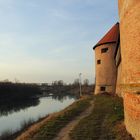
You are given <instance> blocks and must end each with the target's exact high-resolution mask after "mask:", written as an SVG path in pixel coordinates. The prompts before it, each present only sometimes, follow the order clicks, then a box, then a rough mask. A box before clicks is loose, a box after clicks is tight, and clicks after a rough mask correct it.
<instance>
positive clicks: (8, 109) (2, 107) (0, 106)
mask: <svg viewBox="0 0 140 140" xmlns="http://www.w3.org/2000/svg"><path fill="white" fill-rule="evenodd" d="M38 104H39V99H30V100H21V101H19V100H18V101H5V103H0V116H7V115H9V114H11V113H13V112H18V111H20V110H22V109H26V108H28V107H31V106H36V105H38Z"/></svg>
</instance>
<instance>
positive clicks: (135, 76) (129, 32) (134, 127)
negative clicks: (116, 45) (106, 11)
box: [119, 0, 140, 140]
mask: <svg viewBox="0 0 140 140" xmlns="http://www.w3.org/2000/svg"><path fill="white" fill-rule="evenodd" d="M119 15H120V40H121V54H122V92H123V94H124V111H125V124H126V128H127V130H128V131H129V132H130V133H131V134H132V135H133V136H134V137H135V138H136V140H140V95H138V94H136V92H140V90H139V84H140V0H119Z"/></svg>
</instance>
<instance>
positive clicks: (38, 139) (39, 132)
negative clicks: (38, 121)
mask: <svg viewBox="0 0 140 140" xmlns="http://www.w3.org/2000/svg"><path fill="white" fill-rule="evenodd" d="M90 100H91V98H83V99H81V100H79V101H77V102H75V103H73V104H72V105H70V106H69V107H67V108H66V109H64V110H63V111H61V112H59V113H58V114H57V115H52V116H51V117H50V118H49V119H48V120H47V121H44V123H43V124H42V125H41V126H40V127H39V128H38V129H36V131H34V130H33V129H34V127H33V128H31V131H30V132H28V131H27V132H25V134H23V135H21V136H20V137H18V138H17V139H18V140H23V139H29V140H31V139H34V140H52V139H53V138H54V137H55V136H56V135H57V133H58V132H59V131H60V130H61V128H63V127H64V126H65V125H66V124H68V123H69V122H70V121H71V120H73V119H74V118H75V117H76V116H78V115H80V113H81V112H83V111H84V110H85V109H86V108H88V107H89V105H90ZM32 130H33V131H32ZM26 133H28V134H26Z"/></svg>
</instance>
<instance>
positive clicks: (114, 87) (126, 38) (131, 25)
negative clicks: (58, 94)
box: [93, 0, 140, 140]
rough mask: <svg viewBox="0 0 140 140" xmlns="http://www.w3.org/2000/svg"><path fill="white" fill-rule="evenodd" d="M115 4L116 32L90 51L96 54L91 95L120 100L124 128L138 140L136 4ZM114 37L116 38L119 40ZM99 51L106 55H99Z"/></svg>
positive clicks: (139, 4) (135, 0) (125, 0)
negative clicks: (123, 114)
mask: <svg viewBox="0 0 140 140" xmlns="http://www.w3.org/2000/svg"><path fill="white" fill-rule="evenodd" d="M118 1H119V17H120V25H119V30H118V31H117V30H114V29H113V32H112V31H111V32H110V31H109V33H107V34H106V35H105V38H103V39H101V41H99V42H98V43H97V45H95V46H94V48H93V49H94V50H95V54H96V87H95V94H98V93H102V92H108V93H116V94H117V95H119V96H121V97H122V98H123V99H124V113H125V125H126V128H127V130H128V131H129V132H130V133H131V134H132V136H133V137H134V138H135V139H136V140H140V0H118ZM116 29H117V28H116ZM111 30H112V29H111ZM114 34H119V38H117V35H116V36H114ZM111 36H113V37H111ZM111 42H112V43H111ZM103 48H108V51H106V52H105V53H101V50H102V49H103ZM98 60H101V63H100V64H98ZM103 87H105V88H103Z"/></svg>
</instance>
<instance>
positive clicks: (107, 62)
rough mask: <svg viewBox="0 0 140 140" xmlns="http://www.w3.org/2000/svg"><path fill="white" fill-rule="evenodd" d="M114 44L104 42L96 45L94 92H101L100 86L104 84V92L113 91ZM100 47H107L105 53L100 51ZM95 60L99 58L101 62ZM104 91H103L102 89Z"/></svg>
mask: <svg viewBox="0 0 140 140" xmlns="http://www.w3.org/2000/svg"><path fill="white" fill-rule="evenodd" d="M115 46H116V44H115V43H111V44H104V45H101V46H98V47H96V49H95V57H96V59H95V60H96V87H95V94H98V93H101V90H100V87H101V86H105V87H106V92H109V93H115V88H116V72H117V71H116V65H115V60H114V53H115V49H116V47H115ZM102 48H108V51H107V52H106V53H101V49H102ZM97 60H101V64H97ZM103 92H104V91H103Z"/></svg>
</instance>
